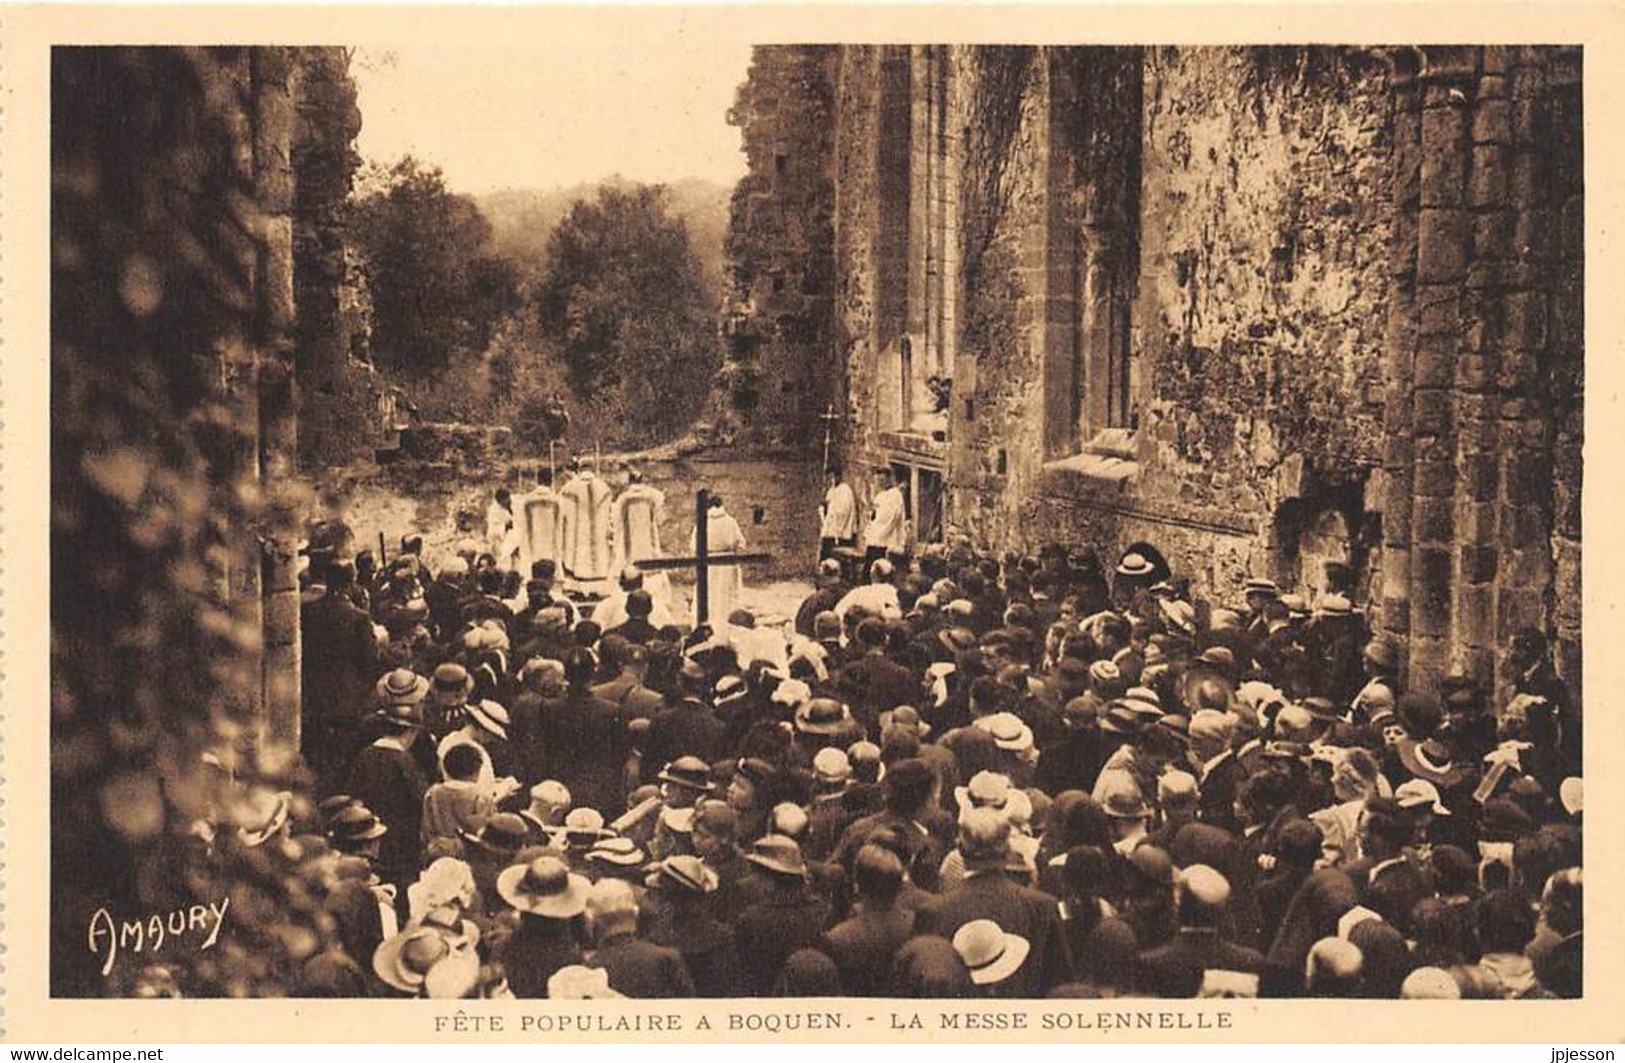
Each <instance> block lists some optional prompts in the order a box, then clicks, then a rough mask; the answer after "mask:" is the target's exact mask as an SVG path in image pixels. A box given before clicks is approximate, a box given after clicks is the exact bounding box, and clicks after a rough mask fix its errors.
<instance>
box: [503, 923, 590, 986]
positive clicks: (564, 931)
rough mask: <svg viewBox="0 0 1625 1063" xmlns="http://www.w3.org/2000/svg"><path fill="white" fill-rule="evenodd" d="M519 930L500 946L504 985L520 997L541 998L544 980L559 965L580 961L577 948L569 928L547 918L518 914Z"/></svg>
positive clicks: (568, 965)
mask: <svg viewBox="0 0 1625 1063" xmlns="http://www.w3.org/2000/svg"><path fill="white" fill-rule="evenodd" d="M521 919H522V920H523V921H522V922H521V923H520V925H519V929H518V930H516V931H514V933H513V936H512V937H510V938H509V939H508V941H507V943H506V944H505V945H504V946H503V947H502V957H501V958H502V966H503V968H504V970H505V971H506V972H507V975H508V988H509V989H511V990H513V995H514V996H516V997H518V998H519V999H520V1000H542V999H544V998H545V997H546V996H547V980H548V979H549V978H551V977H553V975H554V973H555V972H557V971H558V970H559V969H560V968H563V967H570V966H573V965H575V964H578V963H580V962H581V949H580V948H579V947H578V946H577V945H576V943H575V939H574V938H573V937H572V936H571V935H570V930H569V927H567V926H564V927H556V926H553V925H551V924H553V920H551V919H541V918H539V917H537V916H530V915H527V916H522V917H521Z"/></svg>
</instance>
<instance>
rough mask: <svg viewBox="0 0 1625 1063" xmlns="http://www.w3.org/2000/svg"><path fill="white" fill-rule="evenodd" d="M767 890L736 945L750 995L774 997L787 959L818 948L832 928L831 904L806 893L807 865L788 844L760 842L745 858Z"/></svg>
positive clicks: (739, 928) (771, 838)
mask: <svg viewBox="0 0 1625 1063" xmlns="http://www.w3.org/2000/svg"><path fill="white" fill-rule="evenodd" d="M745 859H746V861H748V862H749V863H751V864H753V865H755V868H756V873H757V874H758V875H760V876H761V879H762V881H763V882H764V883H765V884H766V889H765V890H764V891H763V892H762V893H761V894H760V895H759V899H758V900H757V901H756V902H755V903H754V904H752V905H751V906H750V907H749V908H747V909H746V910H745V911H744V912H743V913H741V914H740V916H739V922H738V923H737V924H736V926H735V931H734V933H735V940H736V941H737V943H738V947H739V963H740V974H741V976H742V981H743V983H744V988H745V992H746V993H748V994H750V995H752V996H770V995H771V994H772V991H773V983H774V980H775V979H776V978H777V977H778V975H779V970H780V968H782V967H783V966H784V961H785V958H786V957H788V956H789V955H790V953H792V952H794V951H795V950H796V949H798V948H801V947H803V946H809V947H816V945H817V944H818V938H819V935H820V934H821V933H822V932H823V929H824V927H825V925H826V924H827V923H828V922H829V912H830V909H829V904H828V902H827V901H825V900H824V899H823V898H822V897H820V896H818V895H817V894H815V893H813V892H812V891H811V890H809V889H808V888H807V862H806V860H805V859H804V858H803V857H802V855H801V847H800V846H799V845H797V844H796V843H795V842H794V841H793V840H791V839H789V838H784V837H780V836H778V835H772V834H770V835H768V836H767V837H765V838H759V839H757V841H756V842H755V844H753V845H752V846H751V848H750V852H748V853H746V854H745Z"/></svg>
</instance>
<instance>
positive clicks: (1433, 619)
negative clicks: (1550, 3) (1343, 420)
mask: <svg viewBox="0 0 1625 1063" xmlns="http://www.w3.org/2000/svg"><path fill="white" fill-rule="evenodd" d="M1395 70H1396V81H1397V85H1396V93H1395V100H1396V110H1397V113H1396V120H1395V128H1396V139H1397V140H1398V143H1399V150H1398V151H1396V154H1395V159H1394V167H1393V172H1392V181H1393V185H1394V199H1395V201H1396V202H1398V203H1401V204H1402V205H1403V209H1402V210H1401V212H1400V214H1399V216H1398V218H1397V220H1396V225H1395V228H1394V239H1393V251H1392V259H1393V269H1394V287H1395V291H1396V300H1395V313H1394V315H1393V317H1392V319H1391V322H1390V329H1389V342H1388V350H1389V361H1388V364H1387V374H1388V409H1387V412H1388V416H1387V422H1386V427H1387V435H1386V439H1385V453H1384V466H1385V470H1386V472H1387V492H1386V494H1387V499H1386V502H1385V505H1384V524H1383V534H1384V544H1383V549H1384V579H1383V593H1384V598H1385V600H1384V608H1383V614H1382V619H1383V626H1384V628H1385V630H1386V631H1387V632H1388V633H1389V634H1390V635H1392V636H1393V637H1395V638H1396V639H1397V640H1399V641H1400V642H1401V643H1402V644H1403V645H1404V646H1405V647H1406V650H1407V665H1408V670H1409V673H1410V676H1411V679H1412V682H1414V683H1416V684H1418V685H1422V686H1430V685H1433V684H1435V683H1437V681H1438V679H1439V678H1440V677H1441V676H1442V675H1443V674H1444V673H1446V672H1447V671H1450V670H1453V669H1462V670H1465V671H1467V672H1469V673H1471V674H1473V675H1475V676H1476V677H1477V678H1478V679H1480V680H1481V681H1491V680H1494V681H1496V682H1497V683H1498V685H1499V689H1500V691H1501V692H1503V693H1504V692H1505V689H1506V683H1507V681H1508V680H1509V679H1510V675H1509V674H1508V671H1507V666H1506V655H1505V652H1504V651H1505V650H1506V649H1507V647H1508V646H1509V644H1510V642H1511V640H1512V638H1513V636H1514V635H1516V634H1517V633H1518V632H1519V631H1520V630H1522V629H1525V628H1533V629H1535V630H1537V631H1542V632H1547V633H1555V634H1556V635H1557V636H1558V638H1559V643H1560V644H1559V651H1560V652H1559V658H1560V660H1561V661H1562V663H1563V667H1564V669H1565V673H1566V675H1567V677H1568V678H1569V679H1570V680H1571V682H1572V684H1573V687H1574V689H1575V690H1576V691H1578V667H1579V601H1580V585H1579V531H1580V528H1579V508H1578V500H1579V482H1580V461H1579V449H1580V442H1581V417H1580V409H1581V402H1582V380H1581V378H1582V375H1583V366H1584V347H1583V328H1582V326H1583V315H1582V309H1581V293H1582V290H1583V285H1582V281H1581V268H1582V265H1581V264H1582V261H1583V248H1582V234H1583V224H1582V221H1581V203H1582V199H1581V194H1582V187H1581V184H1582V178H1581V174H1582V172H1583V171H1582V158H1581V147H1580V131H1581V120H1580V112H1579V103H1580V96H1579V83H1580V67H1579V53H1578V51H1577V50H1572V49H1552V48H1469V47H1459V48H1428V49H1425V50H1407V51H1402V52H1398V53H1396V55H1395ZM1497 661H1499V662H1500V663H1501V667H1500V668H1499V669H1497V668H1496V663H1497Z"/></svg>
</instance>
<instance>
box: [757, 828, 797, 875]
mask: <svg viewBox="0 0 1625 1063" xmlns="http://www.w3.org/2000/svg"><path fill="white" fill-rule="evenodd" d="M745 859H746V860H749V861H750V862H751V863H753V864H755V865H756V866H757V867H761V868H765V869H767V870H768V871H775V872H777V873H779V874H781V875H798V876H800V875H805V874H806V873H807V861H806V859H805V858H804V857H803V856H802V855H801V846H800V845H798V844H796V840H795V839H794V838H786V837H785V836H784V835H782V834H769V835H766V836H765V837H762V838H758V839H757V840H756V842H755V843H754V844H753V845H751V847H750V852H748V853H746V854H745Z"/></svg>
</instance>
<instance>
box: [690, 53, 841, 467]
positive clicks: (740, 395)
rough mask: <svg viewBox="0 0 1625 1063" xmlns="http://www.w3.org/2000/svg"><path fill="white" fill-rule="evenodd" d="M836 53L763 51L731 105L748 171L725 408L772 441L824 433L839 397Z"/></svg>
mask: <svg viewBox="0 0 1625 1063" xmlns="http://www.w3.org/2000/svg"><path fill="white" fill-rule="evenodd" d="M836 51H837V50H836V49H835V48H833V47H828V46H799V45H798V46H762V47H758V48H756V49H755V51H754V54H753V56H752V60H751V66H750V70H749V73H748V74H747V77H746V80H745V83H744V84H743V85H741V86H740V88H739V94H738V98H737V100H736V101H735V104H734V107H733V109H732V111H730V112H729V121H730V122H731V123H733V124H735V125H737V126H739V127H740V129H741V133H742V139H743V141H744V151H745V156H746V161H747V167H748V169H747V172H746V175H745V176H744V177H743V178H742V179H741V180H740V182H739V184H738V185H737V186H736V187H735V189H734V194H733V201H732V204H731V207H730V215H729V225H728V236H727V241H726V253H727V256H728V261H729V265H730V270H731V274H730V290H729V293H728V297H727V300H726V305H725V307H724V312H723V327H722V330H723V342H724V358H723V366H722V370H721V372H720V374H719V384H720V391H721V393H722V394H721V396H720V409H719V410H718V415H719V419H720V420H723V421H725V422H726V423H727V424H729V425H731V426H732V427H733V428H734V433H733V434H734V435H735V437H736V438H739V439H745V440H750V441H752V442H756V443H765V444H768V445H772V446H782V445H785V444H792V443H793V444H795V445H798V446H806V445H810V444H811V443H812V442H813V441H814V440H817V439H819V438H821V432H822V425H823V423H824V422H822V421H821V420H820V419H819V415H820V414H822V413H824V412H825V410H826V408H827V405H828V404H829V403H830V402H831V401H833V397H834V388H833V379H832V378H833V373H832V372H831V370H832V368H833V366H832V363H831V360H830V358H829V356H828V349H829V346H830V343H831V335H832V332H833V326H834V318H833V313H832V310H833V303H832V295H833V291H834V285H835V276H834V246H835V233H834V212H835V189H834V183H833V175H834V154H833V142H834V84H835V60H836Z"/></svg>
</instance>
